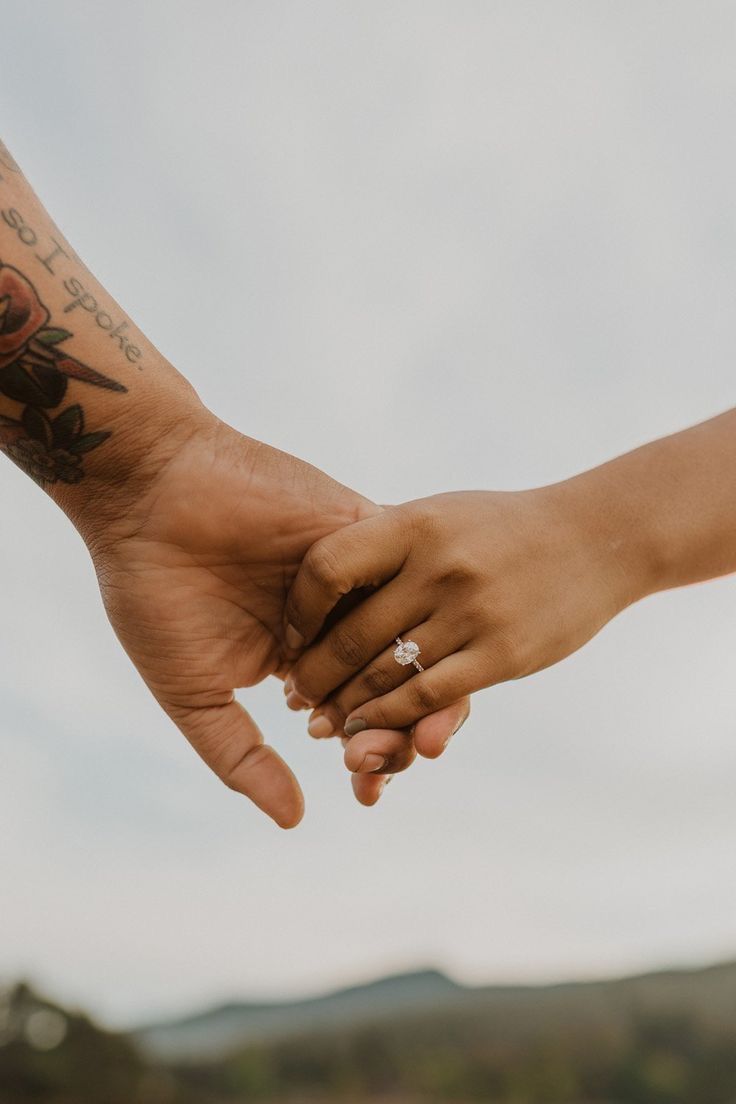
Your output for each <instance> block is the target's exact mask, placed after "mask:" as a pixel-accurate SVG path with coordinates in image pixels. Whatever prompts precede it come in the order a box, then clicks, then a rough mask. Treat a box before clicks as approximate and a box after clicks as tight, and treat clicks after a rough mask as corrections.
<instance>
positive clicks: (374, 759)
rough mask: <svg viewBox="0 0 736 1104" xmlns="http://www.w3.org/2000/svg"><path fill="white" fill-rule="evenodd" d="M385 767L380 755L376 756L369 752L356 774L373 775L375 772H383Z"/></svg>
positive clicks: (384, 761)
mask: <svg viewBox="0 0 736 1104" xmlns="http://www.w3.org/2000/svg"><path fill="white" fill-rule="evenodd" d="M385 766H386V760H385V759H384V757H383V756H382V755H376V754H375V753H374V752H372V751H369V752H368V754H367V755H366V757H365V759H364V760H363V762H362V763H361V764H360V766H359V767H358V770H357V771H356V774H373V773H375V772H376V771H380V770H383V768H384V767H385Z"/></svg>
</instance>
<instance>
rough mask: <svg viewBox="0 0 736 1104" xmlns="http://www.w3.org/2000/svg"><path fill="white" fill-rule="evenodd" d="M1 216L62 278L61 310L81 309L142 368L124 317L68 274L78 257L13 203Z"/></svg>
mask: <svg viewBox="0 0 736 1104" xmlns="http://www.w3.org/2000/svg"><path fill="white" fill-rule="evenodd" d="M0 219H1V220H2V222H1V223H0V228H2V225H3V224H4V226H5V228H6V229H7V230H9V231H11V232H12V233H13V234H15V236H16V238H17V239H18V241H20V242H21V243H22V244H23V245H24V246H26V247H27V249H28V251H29V253H31V254H32V255H33V258H34V261H35V262H37V263H38V264H40V265H43V267H44V269H45V270H46V272H47V274H48V275H49V276H53V277H55V278H56V279H57V280H59V281H60V282H61V284H62V285H63V288H64V291H65V293H66V296H67V298H68V302H67V303H66V305H65V306H64V314H71V313H72V312H73V311H76V310H80V311H82V312H84V313H85V314H88V315H90V317H91V318H93V319H94V321H95V323H96V324H97V326H98V327H99V329H100V330H102V331H103V332H104V333H106V334H107V336H108V337H109V338H110V340H111V341H112V342H113V343H114V344H113V346H112V347H113V348H114V349H116V350H117V351H118V352H119V353H121V354H122V356H124V357H125V359H126V360H127V361H128V362H129V363H130V364H135V365H137V367H138V368H142V366H143V365H142V357H143V353H142V350H141V349H140V348H139V346H138V345H135V344H134V343H133V341H132V340H131V335H130V334H129V333H128V332H127V330H128V322H127V321H126V319H124V318H120V317H119V316H118V317H115V316H114V314H113V313H112V312H111V311H106V310H105V309H104V307H103V305H102V304H100V303H98V301H97V299H96V298H95V296H94V295H92V294H90V292H89V291H87V289H86V288H85V286H84V284H83V283H82V281H81V280H80V279H78V277H76V276H74V275H69V272H70V270H71V272H73V271H74V269H75V267H76V265H77V264H79V261H78V259H77V258H76V257H75V256H74V255H73V254H71V253H70V251H69V250H68V247H66V246H64V245H62V244H61V242H59V241H57V239H56V238H55V237H54V236H53V235H52V234H39V233H37V231H36V230H34V228H33V227H32V226H30V225H29V223H28V222H27V221H26V220H25V218H24V217H23V215H22V214H21V213H20V211H18V210H17V209H16V208H15V207H4V208H0Z"/></svg>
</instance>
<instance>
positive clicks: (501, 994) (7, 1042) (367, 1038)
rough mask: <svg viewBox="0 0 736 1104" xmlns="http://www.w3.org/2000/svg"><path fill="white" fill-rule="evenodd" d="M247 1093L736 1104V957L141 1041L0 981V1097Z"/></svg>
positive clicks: (216, 1024) (176, 1103)
mask: <svg viewBox="0 0 736 1104" xmlns="http://www.w3.org/2000/svg"><path fill="white" fill-rule="evenodd" d="M157 1045H158V1046H159V1048H160V1049H159V1052H158V1053H157V1054H156V1055H154V1053H153V1051H154V1049H155V1047H156V1046H157ZM221 1048H222V1053H217V1055H216V1051H217V1052H219V1051H220V1049H221ZM164 1050H166V1053H167V1055H168V1057H166V1058H164V1057H163V1051H164ZM174 1055H175V1056H174ZM246 1101H263V1102H264V1104H266V1102H269V1101H270V1102H272V1104H304V1102H308V1104H376V1102H378V1104H429V1102H437V1104H440V1102H448V1104H449V1102H452V1104H470V1102H475V1101H478V1102H481V1101H482V1102H485V1104H736V963H726V964H723V965H720V966H712V967H708V968H705V969H699V970H670V971H662V972H658V973H651V974H645V975H641V976H637V977H629V978H624V979H621V980H609V981H599V982H585V983H572V984H561V985H547V986H486V987H483V988H468V987H464V986H461V985H457V984H455V983H454V982H453V981H451V980H450V979H449V978H447V977H445V976H444V975H442V974H440V973H437V972H436V971H431V970H428V971H422V972H420V973H414V974H406V975H401V976H397V977H388V978H384V979H381V980H379V981H376V982H373V983H372V984H368V985H361V986H355V987H353V988H350V989H345V990H340V991H338V992H335V993H329V994H327V995H325V996H321V997H315V998H312V999H310V1000H301V1001H285V1002H280V1003H279V1002H273V1003H260V1004H255V1003H242V1004H229V1005H223V1006H221V1007H218V1008H215V1009H211V1010H209V1011H204V1012H202V1013H199V1014H197V1015H192V1016H188V1017H186V1018H183V1019H181V1020H177V1021H174V1022H171V1023H165V1024H156V1025H151V1026H148V1027H146V1028H143V1029H141V1030H140V1031H139V1032H137V1033H136V1035H135V1036H129V1037H126V1036H124V1035H120V1034H114V1033H111V1032H108V1031H105V1030H103V1029H102V1028H99V1027H97V1026H96V1025H95V1024H94V1023H93V1022H92V1021H90V1020H89V1019H88V1018H87V1017H86V1016H84V1015H83V1014H82V1013H78V1012H69V1011H67V1010H64V1009H62V1008H59V1007H58V1006H57V1005H54V1004H52V1003H51V1002H49V1001H47V1000H45V999H44V998H42V997H40V996H38V995H37V994H36V993H34V992H33V991H32V990H31V989H30V988H29V987H28V986H25V985H18V986H14V987H12V988H9V989H6V990H0V1104H32V1102H33V1104H243V1102H246Z"/></svg>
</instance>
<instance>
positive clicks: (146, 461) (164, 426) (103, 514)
mask: <svg viewBox="0 0 736 1104" xmlns="http://www.w3.org/2000/svg"><path fill="white" fill-rule="evenodd" d="M125 398H126V401H125V405H124V407H122V408H121V409H120V410H119V411H116V412H114V413H113V412H112V411H109V412H108V413H107V415H106V417H105V426H106V428H107V429H109V431H110V437H109V438H108V440H107V441H105V442H104V445H103V446H102V447H101V448H99V449H97V450H96V451H95V452H94V453H93V454H91V456H90V457H89V459H88V461H87V463H86V464H85V476H84V479H83V480H81V481H80V482H79V483H75V484H73V485H71V486H69V485H65V484H56V485H55V486H54V493H53V497H54V498H55V500H56V501H57V503H58V505H59V506H61V508H62V509H63V510H64V512H65V513H66V514H67V516H68V517H69V518H70V520H71V521H72V523H73V524H74V525H75V526H76V528H77V529H78V531H79V532H80V534H81V536H82V538H83V539H84V541H85V543H86V544H87V545H88V547H89V548H90V549H91V550H92V549H94V548H95V547H98V546H100V545H104V544H107V543H110V542H114V540H115V539H117V537H118V535H119V534H120V533H121V532H122V531H124V530H125V529H126V528H129V527H130V526H129V525H128V524H127V523H129V522H130V521H131V519H132V517H133V516H134V515H135V512H136V506H137V504H138V503H140V502H142V501H143V500H144V499H145V498H146V496H147V495H148V493H149V491H150V489H151V488H152V486H153V485H154V484H155V482H156V479H157V478H158V477H159V475H160V474H161V472H162V471H163V470H164V468H165V467H166V466H167V465H168V464H169V463H170V462H171V460H172V459H173V458H174V457H175V456H176V455H177V453H178V452H179V451H180V450H181V449H182V448H183V447H184V446H185V445H186V442H187V441H188V440H189V439H190V438H191V437H192V435H193V434H195V433H197V432H201V430H202V428H203V427H204V426H205V425H207V424H210V423H212V422H215V421H216V419H215V418H214V416H213V415H212V414H211V413H210V411H209V410H208V409H207V408H206V407H205V406H204V404H203V403H202V402H201V400H200V399H199V397H198V396H197V394H196V392H195V391H194V389H193V388H192V387H191V385H190V384H189V383H188V381H187V380H185V379H184V377H183V376H181V375H179V373H178V372H175V371H174V369H172V368H170V367H169V366H168V365H167V366H165V368H163V366H162V371H161V373H160V374H159V373H156V374H155V376H154V374H153V373H152V375H151V377H149V378H148V379H147V380H146V381H145V387H144V386H141V387H140V388H138V389H136V391H134V392H132V393H130V394H129V395H127V396H126V397H125Z"/></svg>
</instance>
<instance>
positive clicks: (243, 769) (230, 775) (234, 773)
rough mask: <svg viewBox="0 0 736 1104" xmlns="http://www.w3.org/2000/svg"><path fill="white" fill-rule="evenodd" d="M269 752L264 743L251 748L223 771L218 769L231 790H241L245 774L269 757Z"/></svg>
mask: <svg viewBox="0 0 736 1104" xmlns="http://www.w3.org/2000/svg"><path fill="white" fill-rule="evenodd" d="M268 754H269V753H268V749H267V748H266V747H264V746H263V745H262V744H259V745H258V746H257V747H252V748H249V749H248V751H246V752H245V754H244V755H242V756H241V757H240V758H239V759H238V760H237V762H235V763H231V764H229V765H228V766H227V767H226V768H225V770H223V771H218V772H217V773H218V776H219V777H220V779H221V780H222V781H223V782H224V783H225V785H226V786H227V788H228V789H229V790H236V791H238V792H239V791H240V789H241V788H242V785H243V774H244V773H247V772H248V771H251V770H253V769H254V768H255V767H257V766H258V765H259V764H260V763H262V762H263V761H264V760H265V759H267V758H268Z"/></svg>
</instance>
